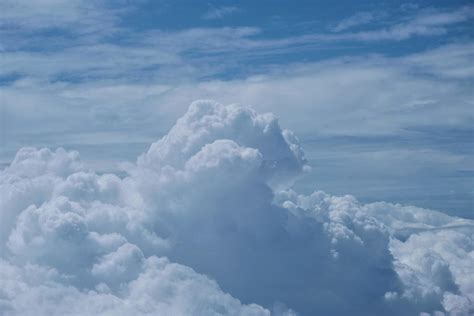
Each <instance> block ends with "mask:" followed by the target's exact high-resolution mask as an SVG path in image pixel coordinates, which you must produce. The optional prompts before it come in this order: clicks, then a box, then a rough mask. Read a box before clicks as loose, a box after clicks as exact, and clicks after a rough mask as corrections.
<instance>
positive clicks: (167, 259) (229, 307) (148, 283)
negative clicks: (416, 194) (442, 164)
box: [0, 101, 474, 315]
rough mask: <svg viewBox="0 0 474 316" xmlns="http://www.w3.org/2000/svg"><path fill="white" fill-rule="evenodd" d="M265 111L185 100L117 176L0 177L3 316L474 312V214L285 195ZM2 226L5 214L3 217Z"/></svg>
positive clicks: (44, 161)
mask: <svg viewBox="0 0 474 316" xmlns="http://www.w3.org/2000/svg"><path fill="white" fill-rule="evenodd" d="M307 169H308V166H307V161H306V159H305V156H304V152H303V150H302V148H301V147H300V145H299V142H298V139H297V137H296V136H295V135H294V134H293V133H291V132H290V131H287V130H284V129H282V128H281V127H280V125H279V123H278V120H277V119H276V118H275V117H274V116H273V115H271V114H258V113H256V112H255V111H254V110H252V109H250V108H247V107H241V106H237V105H229V106H223V105H221V104H218V103H215V102H212V101H197V102H194V103H193V104H191V106H190V107H189V109H188V111H187V112H186V114H185V115H184V116H183V117H181V118H180V119H179V120H178V121H177V122H176V124H175V125H174V126H173V127H172V128H171V130H170V131H169V132H168V133H167V134H166V135H165V136H164V137H163V138H161V139H160V140H159V141H157V142H155V143H153V144H152V145H151V146H150V148H149V150H148V151H147V152H145V153H144V154H143V155H141V156H140V157H139V158H138V160H137V162H136V163H134V164H129V165H127V166H126V167H125V170H126V175H125V176H123V177H118V176H116V175H113V174H102V175H99V174H96V173H95V172H93V171H91V170H89V169H88V168H87V167H86V166H84V164H82V163H81V161H80V159H79V156H78V154H77V153H76V152H67V151H64V150H62V149H58V150H56V151H51V150H48V149H39V150H37V149H33V148H26V149H22V150H20V151H19V152H18V154H17V156H16V157H15V159H14V160H13V162H12V163H11V164H10V165H9V166H8V167H7V168H5V169H4V170H3V171H1V173H0V194H1V197H2V198H1V199H0V203H1V204H0V212H1V216H2V226H1V235H0V236H1V240H0V250H1V253H0V254H1V258H0V281H1V283H2V288H1V289H0V311H1V312H2V313H3V314H5V315H33V314H34V315H46V314H48V315H64V314H70V315H130V314H133V315H150V314H165V315H190V314H192V315H217V314H219V315H221V314H230V315H269V314H288V315H293V314H295V313H300V314H302V315H312V314H318V313H320V314H354V315H374V314H384V315H390V314H393V315H397V314H417V313H421V312H427V313H434V312H443V313H453V314H456V313H457V314H461V315H463V314H468V313H471V312H473V311H474V290H473V287H472V284H474V282H473V281H474V280H473V273H472V264H471V263H472V260H473V258H474V249H473V246H472V244H473V243H472V238H473V235H472V232H473V228H474V223H473V221H471V220H467V219H461V218H455V217H450V216H448V215H445V214H442V213H439V212H435V211H431V210H426V209H421V208H417V207H410V206H401V205H394V204H389V203H384V202H380V203H372V204H367V205H364V204H361V203H359V202H358V201H357V199H356V198H354V197H352V196H342V197H336V196H331V195H328V194H326V193H324V192H320V191H316V192H314V193H313V194H311V195H301V194H298V193H297V192H294V191H293V190H292V189H291V185H292V183H293V181H294V179H295V178H297V177H298V176H299V175H301V174H302V173H304V172H305V170H307ZM4 218H5V220H3V219H4Z"/></svg>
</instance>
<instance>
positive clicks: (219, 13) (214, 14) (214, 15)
mask: <svg viewBox="0 0 474 316" xmlns="http://www.w3.org/2000/svg"><path fill="white" fill-rule="evenodd" d="M241 11H242V9H240V8H238V7H232V6H227V7H218V8H211V9H209V10H208V11H207V12H206V13H205V14H204V15H203V16H202V19H204V20H220V19H222V18H224V17H226V16H228V15H232V14H235V13H238V12H241Z"/></svg>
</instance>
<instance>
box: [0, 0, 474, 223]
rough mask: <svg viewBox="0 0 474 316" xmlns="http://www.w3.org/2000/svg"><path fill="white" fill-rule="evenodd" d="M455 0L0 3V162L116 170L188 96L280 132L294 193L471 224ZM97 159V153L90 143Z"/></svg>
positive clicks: (463, 15) (467, 68)
mask: <svg viewBox="0 0 474 316" xmlns="http://www.w3.org/2000/svg"><path fill="white" fill-rule="evenodd" d="M473 10H474V9H473V7H472V6H471V5H470V4H469V1H444V2H443V1H425V2H423V1H419V2H407V3H400V2H398V1H377V2H371V1H358V2H357V5H356V4H355V3H353V1H346V2H345V1H329V2H325V1H317V2H314V1H302V2H300V3H298V4H295V3H293V2H290V1H276V2H273V1H272V2H268V1H258V2H255V1H240V2H238V3H234V2H232V1H218V2H212V1H206V2H193V3H191V2H189V1H136V2H134V1H120V2H117V1H89V2H82V1H66V2H64V1H54V0H51V1H49V0H48V1H47V0H44V1H8V0H7V1H2V2H1V11H2V12H3V13H2V22H1V30H0V32H1V39H2V40H1V43H0V45H1V46H0V48H1V54H2V57H1V60H0V63H1V67H0V85H1V98H2V102H1V111H0V118H1V122H2V127H1V130H0V133H1V135H0V142H1V144H2V146H1V149H0V150H1V151H0V161H1V163H2V164H3V165H7V164H8V163H9V161H11V159H12V158H13V156H14V154H15V152H16V151H17V150H18V149H19V148H21V147H23V146H36V147H41V146H47V147H52V148H55V147H59V146H62V147H64V148H69V149H80V151H81V152H82V157H83V159H85V160H86V161H90V162H91V164H92V165H93V166H94V168H95V169H96V170H97V171H114V172H116V171H117V170H118V167H117V165H118V163H120V162H122V161H126V160H130V159H132V160H133V159H134V157H136V156H137V155H138V154H139V153H140V152H142V151H143V150H145V149H146V148H147V146H148V143H150V142H151V141H153V140H156V139H157V138H159V137H161V136H162V135H163V134H164V133H165V132H166V131H167V130H168V129H169V128H170V127H171V126H172V125H173V123H174V122H175V120H176V119H177V118H178V117H179V116H180V115H181V114H182V113H183V112H184V111H185V109H186V108H187V106H188V105H189V104H190V103H191V102H192V101H194V100H196V99H203V98H204V99H213V100H217V101H219V102H221V103H225V104H230V103H241V104H245V105H251V106H254V107H255V108H257V109H258V110H259V111H264V112H266V111H268V112H272V113H274V114H275V115H277V116H278V117H279V118H280V121H281V122H282V123H283V125H285V126H286V127H288V128H289V129H291V130H293V131H295V132H296V133H297V135H298V137H299V138H300V140H301V141H302V143H303V144H304V146H305V149H306V151H307V154H308V159H309V160H310V161H311V165H312V166H313V168H314V169H313V170H314V173H313V174H311V176H308V177H307V178H305V179H303V180H302V182H301V183H300V184H299V186H300V187H301V188H302V189H304V190H309V191H308V192H310V191H312V189H313V188H315V187H317V188H320V189H324V190H326V191H328V192H331V193H334V194H346V193H352V194H356V195H357V196H359V197H360V198H361V199H363V200H364V201H375V200H378V199H380V198H383V199H384V200H388V201H392V202H398V203H410V204H415V205H419V206H424V207H429V208H433V209H438V210H442V211H445V212H449V213H451V214H456V215H459V216H464V217H473V216H474V214H473V213H472V206H473V203H472V201H473V194H474V192H473V190H472V187H473V184H474V183H473V180H472V173H473V161H472V148H473V146H472V145H473V130H472V126H473V124H472V123H473V111H472V105H473V104H472V103H473V101H472V100H473V93H472V91H471V90H472V89H471V88H472V79H473V74H474V69H473V65H472V58H473V54H474V52H473V50H474V48H473V40H472V37H473V32H474V31H473V28H472V23H473V15H474V13H473ZM105 148H106V150H103V149H105Z"/></svg>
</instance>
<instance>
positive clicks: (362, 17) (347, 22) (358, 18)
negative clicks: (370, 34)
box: [331, 12, 382, 32]
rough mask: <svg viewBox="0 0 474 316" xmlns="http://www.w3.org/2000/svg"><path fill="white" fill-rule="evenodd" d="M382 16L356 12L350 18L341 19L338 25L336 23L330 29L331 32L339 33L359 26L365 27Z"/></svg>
mask: <svg viewBox="0 0 474 316" xmlns="http://www.w3.org/2000/svg"><path fill="white" fill-rule="evenodd" d="M381 15H382V14H380V13H378V14H376V13H374V12H358V13H356V14H354V15H351V16H350V17H348V18H346V19H343V20H342V21H340V22H339V23H337V24H336V25H335V26H333V27H332V28H331V30H332V31H333V32H341V31H345V30H347V29H350V28H353V27H357V26H361V25H367V24H369V23H371V22H373V21H375V20H377V19H378V18H379V17H380V16H381Z"/></svg>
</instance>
